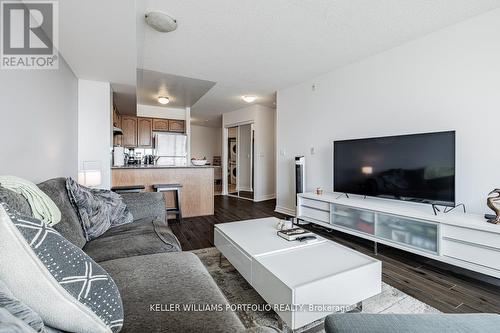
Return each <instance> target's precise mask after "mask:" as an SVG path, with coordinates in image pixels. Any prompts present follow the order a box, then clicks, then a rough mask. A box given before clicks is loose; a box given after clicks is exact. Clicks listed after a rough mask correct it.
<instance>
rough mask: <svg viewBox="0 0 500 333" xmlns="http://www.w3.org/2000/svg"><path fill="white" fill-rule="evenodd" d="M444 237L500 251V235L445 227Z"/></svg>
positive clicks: (449, 226)
mask: <svg viewBox="0 0 500 333" xmlns="http://www.w3.org/2000/svg"><path fill="white" fill-rule="evenodd" d="M442 231H443V237H446V238H452V239H456V240H461V241H464V242H467V243H473V244H480V245H485V246H489V247H494V248H496V249H499V250H500V234H495V233H491V232H484V231H480V230H474V229H468V228H460V227H455V226H451V225H443V230H442Z"/></svg>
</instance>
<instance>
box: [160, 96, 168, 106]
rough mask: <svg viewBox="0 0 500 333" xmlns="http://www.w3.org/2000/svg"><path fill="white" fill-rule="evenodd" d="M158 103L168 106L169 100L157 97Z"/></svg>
mask: <svg viewBox="0 0 500 333" xmlns="http://www.w3.org/2000/svg"><path fill="white" fill-rule="evenodd" d="M158 103H160V104H163V105H165V104H168V103H170V98H168V97H158Z"/></svg>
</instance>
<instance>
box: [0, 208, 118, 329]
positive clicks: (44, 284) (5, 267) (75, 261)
mask: <svg viewBox="0 0 500 333" xmlns="http://www.w3.org/2000/svg"><path fill="white" fill-rule="evenodd" d="M0 253H1V254H2V255H1V256H0V279H2V281H4V282H5V284H6V285H7V287H8V288H9V289H10V291H11V292H12V294H14V295H15V296H16V297H17V298H18V299H19V300H21V301H22V302H24V303H25V304H26V305H28V306H29V307H30V308H32V309H33V310H34V311H36V312H37V313H38V314H39V315H40V317H41V318H42V319H43V320H44V322H45V323H47V324H48V325H50V326H52V327H55V328H58V329H62V330H64V331H69V332H78V333H86V332H96V333H98V332H101V333H110V332H118V331H119V330H120V328H121V326H122V323H123V308H122V303H121V298H120V294H119V292H118V289H117V287H116V284H115V283H114V281H113V279H112V278H111V277H110V276H109V275H108V274H107V273H106V271H104V270H103V269H102V267H101V266H99V265H98V264H96V263H95V262H94V261H93V260H92V259H90V258H89V257H88V256H87V255H85V253H83V251H82V250H81V249H80V248H78V247H76V246H74V245H73V244H71V243H70V242H69V241H67V240H66V239H65V238H64V237H62V236H61V235H60V234H59V233H58V232H57V231H56V230H55V229H53V228H52V227H49V226H47V225H46V224H45V223H44V222H42V221H40V220H38V219H35V218H30V217H25V216H20V215H19V214H17V212H15V211H14V210H12V209H10V208H8V207H7V206H6V205H5V204H0Z"/></svg>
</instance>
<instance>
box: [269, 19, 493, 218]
mask: <svg viewBox="0 0 500 333" xmlns="http://www.w3.org/2000/svg"><path fill="white" fill-rule="evenodd" d="M367 33H369V32H368V31H367ZM499 40H500V10H495V11H492V12H489V13H487V14H484V15H482V16H478V17H475V18H473V19H470V20H468V21H464V22H461V23H459V24H456V25H454V26H452V27H449V28H447V29H444V30H441V31H439V32H435V33H432V34H430V35H428V36H426V37H424V38H421V39H418V40H416V41H413V42H410V43H406V44H404V45H403V46H401V47H398V48H395V49H392V50H389V51H387V52H384V53H381V54H378V55H376V56H372V57H370V58H367V59H365V60H363V61H361V62H358V63H355V64H352V65H349V66H346V67H343V68H341V69H339V70H336V71H334V72H331V73H328V74H326V75H324V76H321V77H317V78H315V79H312V80H309V81H307V82H304V83H302V84H299V85H296V86H293V87H290V88H287V89H283V90H281V91H279V92H278V111H277V140H278V142H277V145H278V152H277V159H278V191H277V192H278V194H277V196H278V198H277V210H280V211H284V212H286V211H290V210H293V209H294V205H295V200H294V173H293V157H294V156H295V155H305V156H306V173H307V174H306V183H307V190H309V191H311V190H313V189H314V188H315V187H317V186H323V187H324V188H325V189H327V190H331V189H332V183H333V180H332V142H333V140H336V139H348V138H361V137H370V136H381V135H393V134H405V133H418V132H430V131H442V130H456V131H457V142H456V144H457V151H456V160H457V170H456V172H457V178H456V179H457V180H456V191H457V192H456V194H457V202H459V203H460V202H463V203H465V204H467V207H468V209H469V211H472V212H477V213H484V212H486V211H488V209H487V207H486V205H485V203H486V196H487V194H488V192H489V191H490V190H491V189H493V188H495V187H499V185H500V172H499V167H500V154H498V151H499V140H498V135H499V124H500V43H499ZM313 84H314V85H315V86H316V91H313V89H312V85H313ZM311 147H314V149H315V154H314V155H311V153H310V148H311ZM408 153H409V154H411V152H408ZM429 209H430V208H429Z"/></svg>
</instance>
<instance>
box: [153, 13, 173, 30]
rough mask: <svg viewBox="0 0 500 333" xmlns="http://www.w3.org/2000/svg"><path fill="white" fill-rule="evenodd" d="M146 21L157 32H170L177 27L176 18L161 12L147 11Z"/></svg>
mask: <svg viewBox="0 0 500 333" xmlns="http://www.w3.org/2000/svg"><path fill="white" fill-rule="evenodd" d="M146 23H147V24H148V25H149V26H150V27H151V28H153V29H155V30H156V31H159V32H171V31H174V30H175V29H177V20H176V19H174V18H173V17H172V16H170V15H168V14H166V13H163V12H149V13H147V14H146Z"/></svg>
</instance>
